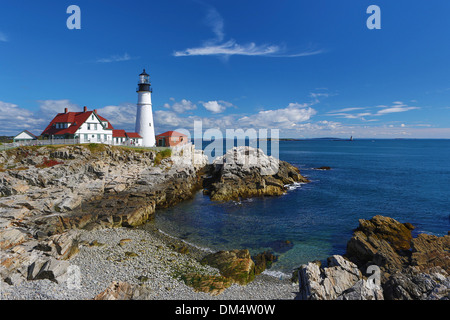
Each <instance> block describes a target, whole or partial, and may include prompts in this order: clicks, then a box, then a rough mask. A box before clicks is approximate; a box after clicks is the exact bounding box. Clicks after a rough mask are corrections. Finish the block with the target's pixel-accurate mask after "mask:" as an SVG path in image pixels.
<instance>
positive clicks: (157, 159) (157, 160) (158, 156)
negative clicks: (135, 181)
mask: <svg viewBox="0 0 450 320" xmlns="http://www.w3.org/2000/svg"><path fill="white" fill-rule="evenodd" d="M171 155H172V150H170V149H165V150H162V151H160V152H158V153H157V154H156V156H155V162H154V163H155V165H159V164H161V161H162V159H165V158H169V157H170V156H171Z"/></svg>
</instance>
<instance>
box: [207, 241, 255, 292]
mask: <svg viewBox="0 0 450 320" xmlns="http://www.w3.org/2000/svg"><path fill="white" fill-rule="evenodd" d="M202 263H204V264H208V265H210V266H212V267H214V268H217V269H219V271H220V274H221V275H222V276H224V277H226V278H229V279H231V280H232V281H233V282H236V283H238V284H241V285H246V284H247V283H249V282H251V281H253V279H254V278H255V263H254V262H253V260H252V258H251V256H250V252H249V251H248V250H246V249H244V250H231V251H219V252H216V253H212V254H209V255H207V256H206V257H204V258H203V260H202Z"/></svg>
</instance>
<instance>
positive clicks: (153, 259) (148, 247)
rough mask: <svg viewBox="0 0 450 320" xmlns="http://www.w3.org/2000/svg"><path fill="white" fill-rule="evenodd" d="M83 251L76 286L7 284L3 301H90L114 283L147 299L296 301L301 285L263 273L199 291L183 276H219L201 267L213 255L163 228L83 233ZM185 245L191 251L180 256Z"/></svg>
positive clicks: (77, 264)
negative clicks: (137, 289)
mask: <svg viewBox="0 0 450 320" xmlns="http://www.w3.org/2000/svg"><path fill="white" fill-rule="evenodd" d="M81 243H82V245H81V248H80V252H79V253H78V254H77V255H76V256H75V257H74V258H72V259H71V260H69V261H70V263H71V265H72V266H75V267H76V268H77V270H79V273H78V274H79V282H78V284H77V285H75V286H74V285H68V283H66V282H62V283H59V284H57V283H55V282H52V281H50V280H47V279H45V280H34V281H24V282H22V283H21V284H19V285H15V286H7V285H2V288H1V289H0V294H1V296H0V298H1V299H5V300H90V299H94V298H95V296H97V295H98V294H99V293H101V292H102V291H104V290H105V289H106V288H108V286H110V285H111V283H112V282H113V281H115V282H127V283H129V284H133V285H139V286H141V287H142V288H143V291H144V292H145V294H144V295H142V297H141V299H146V300H213V299H218V300H250V299H251V300H255V299H256V300H292V299H295V297H296V296H297V294H298V291H299V290H298V285H295V284H293V283H292V282H291V281H290V280H289V279H279V278H276V277H273V276H271V275H268V274H264V273H263V274H260V275H258V276H256V278H255V280H254V281H252V282H251V283H249V284H248V285H245V286H241V285H238V284H233V285H231V287H229V288H227V289H226V290H225V291H224V292H223V293H221V294H219V295H216V296H213V295H211V294H209V293H203V292H195V291H194V289H193V288H191V287H189V286H187V285H186V284H185V283H184V282H183V281H182V280H181V279H179V277H178V275H179V274H181V273H186V272H189V271H195V272H198V273H202V274H208V275H219V271H218V270H217V269H215V268H212V267H210V266H207V265H201V264H200V263H199V259H200V258H201V257H202V256H204V255H206V254H208V253H210V251H209V252H208V251H206V250H203V249H200V248H197V247H194V246H191V245H189V244H186V243H183V242H182V241H180V240H178V239H176V238H173V237H171V236H169V235H167V234H164V233H161V232H160V231H159V230H157V229H154V230H152V231H149V230H148V228H147V230H142V229H136V228H134V229H130V228H114V229H101V230H94V231H85V230H81ZM179 245H183V246H185V247H187V248H188V250H187V251H188V252H187V253H186V252H185V253H179V252H177V251H176V250H174V248H175V247H177V246H179Z"/></svg>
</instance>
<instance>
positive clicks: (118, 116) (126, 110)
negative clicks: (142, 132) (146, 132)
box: [97, 103, 136, 131]
mask: <svg viewBox="0 0 450 320" xmlns="http://www.w3.org/2000/svg"><path fill="white" fill-rule="evenodd" d="M97 112H98V114H99V115H101V116H102V117H104V118H106V119H107V120H108V121H109V122H110V123H111V125H112V126H113V127H114V129H126V130H131V131H134V126H135V124H136V104H132V103H122V104H120V105H118V106H105V107H103V108H98V109H97Z"/></svg>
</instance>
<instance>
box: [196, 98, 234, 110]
mask: <svg viewBox="0 0 450 320" xmlns="http://www.w3.org/2000/svg"><path fill="white" fill-rule="evenodd" d="M202 105H203V106H204V107H205V109H206V110H208V111H211V112H212V113H222V112H224V111H225V110H226V109H227V108H230V107H232V106H233V104H232V103H230V102H227V101H223V100H220V101H208V102H202Z"/></svg>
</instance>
